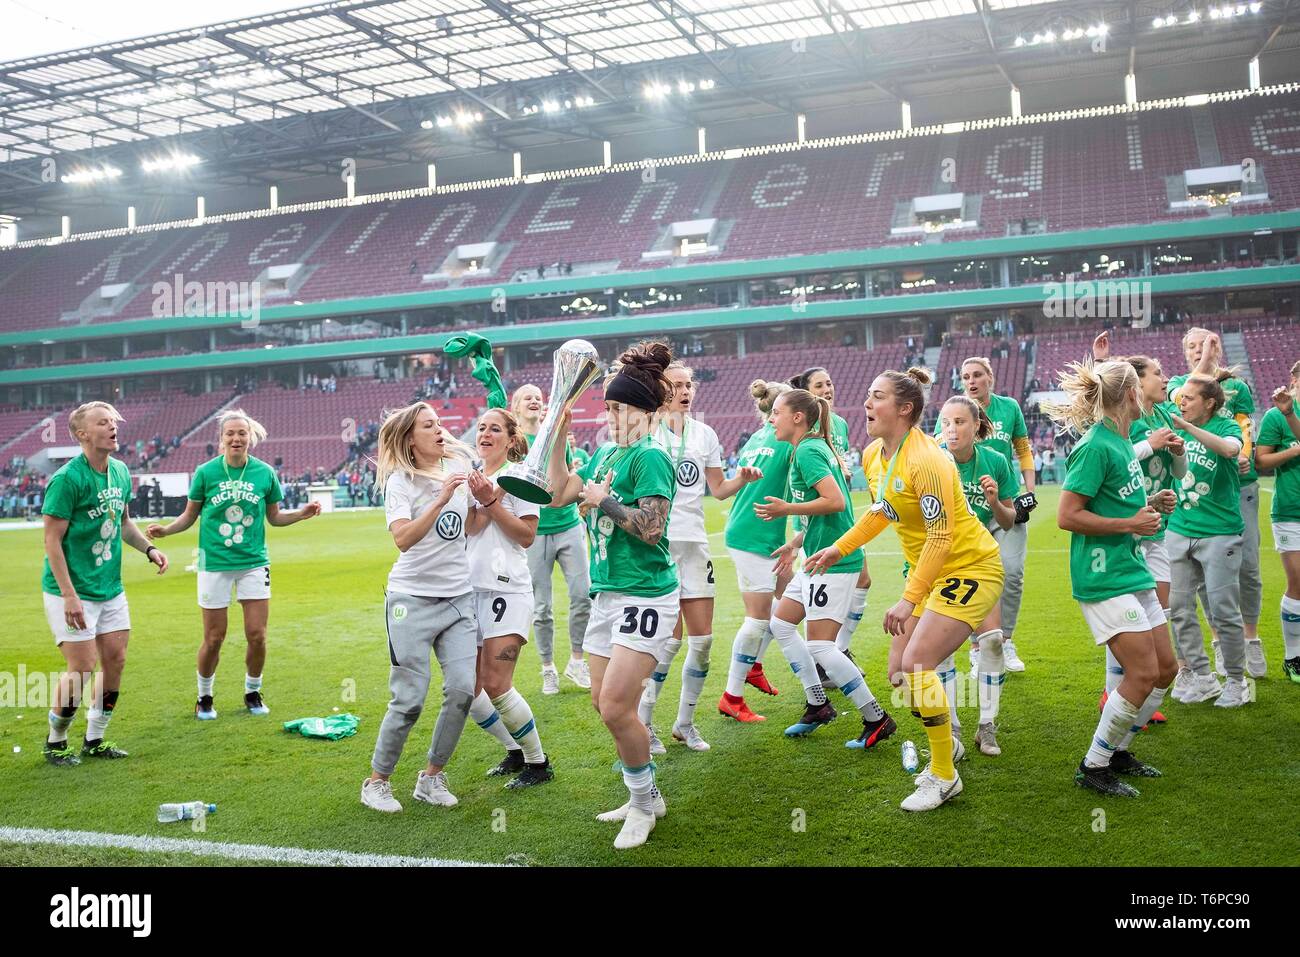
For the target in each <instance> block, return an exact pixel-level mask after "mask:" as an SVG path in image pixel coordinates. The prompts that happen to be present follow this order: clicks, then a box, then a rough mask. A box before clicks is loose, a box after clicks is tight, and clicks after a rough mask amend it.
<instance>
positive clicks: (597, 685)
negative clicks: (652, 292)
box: [549, 342, 681, 850]
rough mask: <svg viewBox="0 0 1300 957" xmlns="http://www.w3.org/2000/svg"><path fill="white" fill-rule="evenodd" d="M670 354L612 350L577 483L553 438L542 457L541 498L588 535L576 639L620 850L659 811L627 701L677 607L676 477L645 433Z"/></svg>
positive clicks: (633, 843) (657, 349)
mask: <svg viewBox="0 0 1300 957" xmlns="http://www.w3.org/2000/svg"><path fill="white" fill-rule="evenodd" d="M672 360H673V356H672V352H671V351H670V350H669V349H668V347H667V346H666V345H664V344H663V343H662V342H641V343H638V344H637V345H635V346H633V347H632V348H631V349H628V350H627V351H626V352H624V353H623V354H622V355H621V356H619V371H618V372H617V373H615V374H614V375H611V376H609V377H608V378H607V379H606V380H605V417H606V420H607V422H608V425H609V433H610V437H611V438H612V439H613V442H611V443H609V444H606V445H602V446H601V447H600V448H598V449H597V450H596V452H595V454H594V455H593V456H592V458H591V461H590V462H588V463H587V466H586V469H585V470H584V475H585V476H586V481H585V482H584V480H583V478H582V477H580V476H576V475H573V474H572V473H570V472H569V471H568V466H567V464H566V462H565V455H564V450H563V446H562V445H561V443H559V442H557V443H556V444H555V448H554V449H553V450H552V454H551V461H550V465H549V471H550V480H551V488H552V489H553V490H554V491H553V495H552V498H551V505H552V506H555V507H563V506H564V505H567V504H568V503H570V502H573V501H580V502H581V511H582V512H583V513H584V515H585V518H586V522H587V532H588V535H589V536H590V551H591V590H592V592H593V593H594V595H595V598H594V600H593V601H592V606H591V618H590V621H589V622H588V625H587V633H586V635H584V636H583V642H582V644H583V647H584V648H585V649H586V651H587V654H588V656H589V659H590V665H591V701H592V704H594V705H595V706H596V710H597V711H599V712H600V717H601V720H602V721H603V722H604V723H605V727H606V728H607V729H608V730H609V733H610V736H611V737H613V739H614V746H615V747H616V748H617V749H618V756H619V760H620V761H621V762H622V764H623V783H624V784H626V785H627V789H628V795H629V797H628V802H627V803H626V804H624V805H622V806H621V807H619V808H616V809H615V810H613V811H608V812H606V813H604V814H600V815H598V816H597V820H600V821H622V822H623V828H622V830H620V831H619V834H618V837H616V838H615V839H614V847H615V848H618V849H620V850H622V849H626V848H631V847H638V846H640V845H642V844H644V843H645V842H646V840H647V839H648V838H649V837H650V832H651V831H653V830H654V827H655V820H656V819H657V818H661V817H663V816H664V815H665V814H666V813H667V810H668V809H667V804H666V803H665V802H664V799H663V795H661V794H660V793H659V790H658V788H656V787H655V776H654V764H653V763H652V762H651V760H650V731H649V729H648V728H647V727H646V726H645V724H644V723H643V722H642V721H641V719H640V717H639V716H638V715H637V702H638V701H639V699H640V697H641V692H642V690H643V689H644V687H645V682H646V681H647V680H648V679H649V678H650V674H651V672H652V671H653V670H654V667H655V663H656V662H657V661H661V660H663V657H664V645H665V643H666V642H668V641H669V640H671V639H672V636H673V626H674V625H675V624H676V623H677V616H678V614H679V613H680V611H681V608H680V603H679V601H678V593H679V592H678V581H677V568H676V566H675V565H674V564H673V560H672V556H671V555H670V553H669V550H668V538H667V536H666V535H665V534H664V531H665V529H666V528H667V527H668V513H669V508H670V506H671V504H672V500H673V491H674V488H675V486H676V484H677V483H676V478H675V477H674V475H673V463H672V459H670V458H669V457H668V453H667V452H665V451H664V450H663V448H662V447H661V446H660V445H659V444H658V443H657V442H655V440H654V438H653V436H652V435H651V431H652V430H653V428H654V422H655V413H656V412H657V411H658V410H659V408H660V407H661V406H662V405H663V404H664V403H665V402H666V401H667V400H668V396H669V393H670V391H671V387H670V386H669V383H668V380H667V379H666V378H665V377H664V372H665V371H666V370H667V368H668V366H669V364H670V363H671V362H672ZM567 425H568V423H567V422H565V423H563V424H562V427H567Z"/></svg>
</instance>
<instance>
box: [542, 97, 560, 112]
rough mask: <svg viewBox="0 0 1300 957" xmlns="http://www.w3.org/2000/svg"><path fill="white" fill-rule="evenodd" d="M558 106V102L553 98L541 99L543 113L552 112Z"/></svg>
mask: <svg viewBox="0 0 1300 957" xmlns="http://www.w3.org/2000/svg"><path fill="white" fill-rule="evenodd" d="M559 108H560V104H559V103H556V102H555V101H554V100H542V112H543V113H554V112H556V111H557V110H559Z"/></svg>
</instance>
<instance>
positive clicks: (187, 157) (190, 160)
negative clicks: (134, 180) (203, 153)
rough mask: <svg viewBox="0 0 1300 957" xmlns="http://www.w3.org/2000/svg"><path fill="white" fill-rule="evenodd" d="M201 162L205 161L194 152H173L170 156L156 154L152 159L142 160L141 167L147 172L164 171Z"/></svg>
mask: <svg viewBox="0 0 1300 957" xmlns="http://www.w3.org/2000/svg"><path fill="white" fill-rule="evenodd" d="M201 162H203V161H202V160H201V159H199V158H198V157H197V156H195V155H194V154H193V153H173V154H171V155H170V156H155V157H153V158H152V159H147V160H142V161H141V163H140V169H141V171H143V172H145V173H164V172H167V171H168V170H182V169H189V168H190V167H191V166H195V165H197V164H199V163H201Z"/></svg>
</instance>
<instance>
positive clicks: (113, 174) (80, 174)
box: [60, 163, 122, 184]
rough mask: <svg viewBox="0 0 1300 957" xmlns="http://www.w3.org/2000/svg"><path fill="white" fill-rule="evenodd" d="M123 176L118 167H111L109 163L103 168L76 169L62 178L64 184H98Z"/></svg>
mask: <svg viewBox="0 0 1300 957" xmlns="http://www.w3.org/2000/svg"><path fill="white" fill-rule="evenodd" d="M121 175H122V171H121V170H120V169H118V168H117V167H116V166H110V165H108V164H107V163H105V164H103V165H102V166H87V167H83V168H81V169H74V170H73V171H72V172H71V173H67V174H65V175H63V176H61V177H60V180H61V181H62V182H64V183H74V184H75V183H97V182H99V181H100V180H105V179H117V178H118V177H119V176H121Z"/></svg>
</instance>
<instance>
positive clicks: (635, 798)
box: [623, 761, 655, 814]
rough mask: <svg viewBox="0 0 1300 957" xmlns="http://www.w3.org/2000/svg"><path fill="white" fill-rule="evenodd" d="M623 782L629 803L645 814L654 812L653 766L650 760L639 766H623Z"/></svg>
mask: <svg viewBox="0 0 1300 957" xmlns="http://www.w3.org/2000/svg"><path fill="white" fill-rule="evenodd" d="M623 783H624V784H626V785H627V793H628V800H629V802H630V803H631V805H632V806H633V807H634V808H636V809H637V810H640V811H645V812H646V813H647V814H651V813H653V812H654V792H655V766H654V762H653V761H651V762H650V763H649V764H643V765H641V766H640V767H639V768H629V767H627V766H624V768H623Z"/></svg>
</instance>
